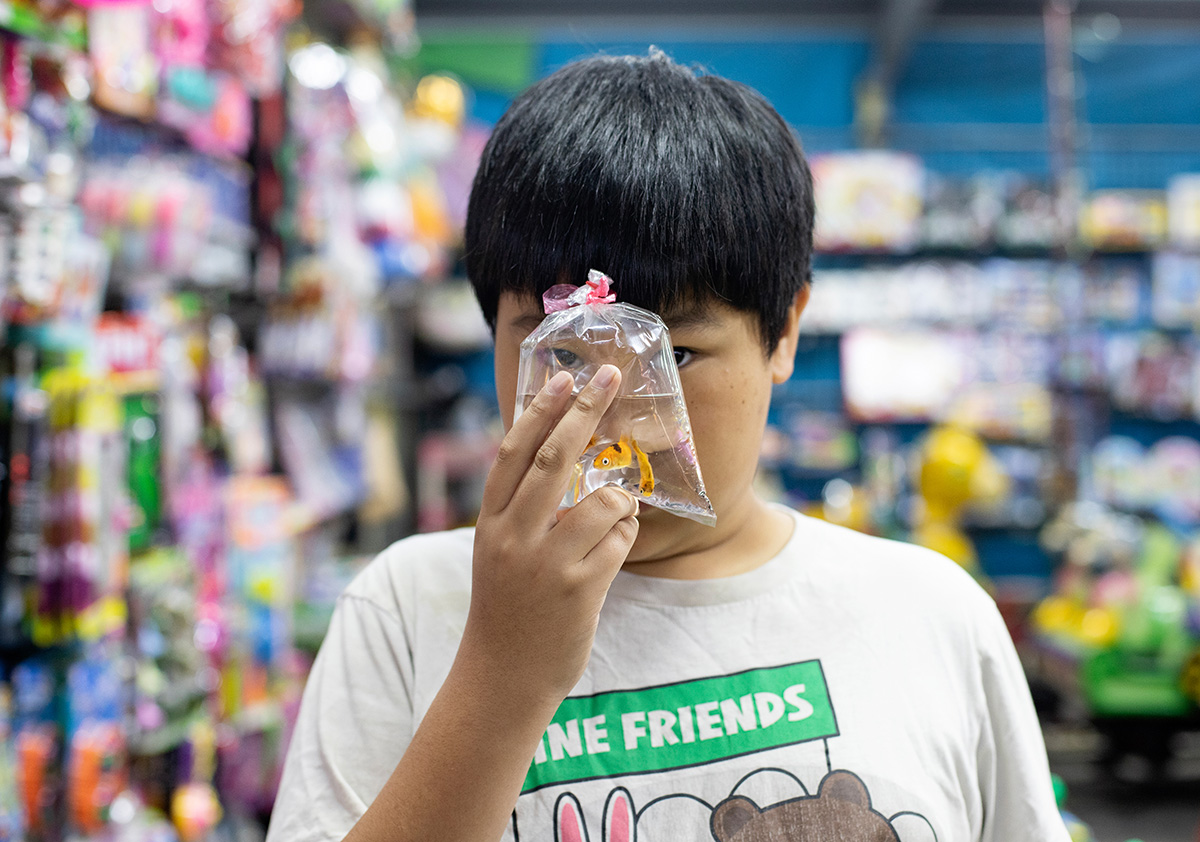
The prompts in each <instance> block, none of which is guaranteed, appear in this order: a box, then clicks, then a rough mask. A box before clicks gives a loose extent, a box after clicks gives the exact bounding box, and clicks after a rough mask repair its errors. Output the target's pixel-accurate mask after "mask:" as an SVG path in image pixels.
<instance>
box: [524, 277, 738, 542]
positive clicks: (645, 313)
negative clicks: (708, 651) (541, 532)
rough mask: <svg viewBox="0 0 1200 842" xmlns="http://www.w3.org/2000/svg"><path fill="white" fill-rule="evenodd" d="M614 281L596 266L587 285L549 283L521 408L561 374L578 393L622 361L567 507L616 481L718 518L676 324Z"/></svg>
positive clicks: (528, 355) (528, 350) (668, 505)
mask: <svg viewBox="0 0 1200 842" xmlns="http://www.w3.org/2000/svg"><path fill="white" fill-rule="evenodd" d="M611 283H612V281H611V279H610V278H609V277H608V276H607V275H605V274H603V273H602V272H597V271H596V270H592V271H591V272H589V273H588V280H587V284H586V285H584V286H581V287H575V286H571V285H570V284H559V285H558V286H554V287H551V288H550V289H549V290H547V291H546V294H545V295H544V296H543V302H544V305H545V309H546V313H547V316H546V319H545V320H544V321H543V322H542V323H541V325H539V326H538V328H537V329H536V330H535V331H534V332H533V333H531V334H530V335H529V336H528V338H526V339H525V341H524V342H522V343H521V361H520V369H519V372H518V375H517V406H516V412H517V415H518V417H519V416H520V413H521V412H522V411H524V409H525V408H526V407H527V406H528V405H529V403H530V402H531V401H532V400H533V398H534V396H535V395H536V394H537V393H538V392H539V391H540V390H541V388H542V387H543V386H545V385H546V382H547V381H549V380H550V378H551V377H553V376H554V375H555V374H557V373H558V372H560V371H568V372H570V373H571V375H572V377H574V378H575V386H574V393H575V394H578V393H579V391H580V390H581V389H583V387H584V386H586V385H587V384H588V383H589V382H590V381H591V379H592V377H593V376H594V375H595V374H596V372H597V370H599V368H600V366H602V365H604V364H606V363H611V364H612V365H615V366H616V367H617V368H619V369H620V370H621V389H620V392H619V393H618V394H617V396H616V398H615V399H614V400H613V402H612V405H611V406H610V407H609V409H608V411H607V412H606V413H605V414H604V417H603V418H601V419H600V424H599V426H598V427H597V428H596V434H595V436H594V437H593V438H592V441H591V443H590V444H589V445H588V448H587V450H585V451H584V452H583V453H582V454H581V455H580V457H579V461H578V462H577V463H576V465H575V471H574V475H573V478H572V482H571V485H570V487H569V488H568V489H567V492H566V495H565V496H564V498H563V501H562V505H563V506H564V507H570V506H573V505H575V504H576V503H578V502H579V501H580V500H581V499H583V498H584V497H585V496H587V495H588V494H590V493H591V492H593V491H595V490H596V489H597V488H600V487H602V486H605V485H616V486H618V487H620V488H623V489H625V490H626V491H628V492H629V493H630V494H632V495H634V496H635V497H636V498H638V500H640V501H641V502H642V503H646V504H649V505H651V506H655V507H657V508H660V509H663V510H664V511H668V512H670V513H672V514H675V515H679V516H680V517H685V518H689V519H690V520H694V521H696V522H697V523H702V524H705V525H706V526H713V525H715V524H716V520H717V516H716V513H715V512H714V511H713V507H712V503H710V502H709V499H708V494H707V493H706V492H705V490H704V480H703V479H702V478H701V476H700V466H699V464H698V462H697V460H696V449H695V445H694V444H693V441H692V426H691V422H690V421H689V420H688V413H687V405H686V404H685V403H684V399H683V390H682V388H681V386H680V383H679V369H678V368H677V367H676V365H675V351H674V349H673V348H672V347H671V336H670V332H669V331H668V330H667V326H666V325H665V324H663V321H662V319H660V318H659V317H658V316H657V315H655V314H654V313H652V312H650V311H649V310H644V309H642V308H641V307H634V306H633V305H630V304H624V303H619V302H617V300H616V295H615V294H613V293H612V292H611V291H610V284H611Z"/></svg>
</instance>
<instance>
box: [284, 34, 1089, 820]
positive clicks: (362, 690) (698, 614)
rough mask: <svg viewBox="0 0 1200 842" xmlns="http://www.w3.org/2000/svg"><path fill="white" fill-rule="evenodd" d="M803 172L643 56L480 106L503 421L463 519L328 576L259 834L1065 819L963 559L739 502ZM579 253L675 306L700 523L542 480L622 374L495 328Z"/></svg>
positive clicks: (775, 130)
mask: <svg viewBox="0 0 1200 842" xmlns="http://www.w3.org/2000/svg"><path fill="white" fill-rule="evenodd" d="M812 226H813V202H812V181H811V177H810V175H809V171H808V167H807V165H806V163H805V161H804V157H803V154H802V153H801V151H800V147H799V144H798V143H797V142H796V140H795V139H794V138H793V136H792V134H791V133H790V131H789V129H788V128H787V126H786V125H785V124H784V122H783V120H782V119H781V118H780V117H779V115H778V114H777V113H776V112H775V111H774V110H773V109H772V108H771V106H770V105H768V104H767V103H766V101H765V100H763V99H762V97H761V96H759V95H758V94H757V93H755V92H754V91H751V90H750V89H748V88H746V87H744V86H742V85H740V84H737V83H734V82H730V81H727V80H724V79H721V78H719V77H716V76H699V77H697V76H696V75H695V74H693V73H692V72H691V71H690V70H687V69H685V68H682V67H680V66H678V65H676V64H674V63H672V62H671V61H670V60H669V59H667V58H666V57H665V56H663V55H662V54H661V53H652V54H651V55H650V56H649V57H648V58H594V59H589V60H586V61H583V62H579V63H577V64H574V65H571V66H568V67H566V68H564V69H563V70H560V71H559V72H557V73H555V74H554V75H552V76H550V77H549V78H547V79H545V80H543V81H542V82H540V83H539V84H537V85H535V86H533V88H531V89H530V90H529V91H527V92H526V93H525V94H523V95H522V96H521V97H519V98H518V99H517V100H516V101H515V102H514V103H513V105H512V107H511V108H510V109H509V111H508V112H507V113H506V114H505V116H504V117H503V118H502V119H501V120H500V122H499V124H498V125H497V126H496V130H495V133H494V134H493V136H492V138H491V140H490V141H489V143H488V146H487V148H486V150H485V152H484V155H483V160H482V163H481V165H480V169H479V173H478V175H477V177H476V180H475V185H474V189H473V191H472V195H471V202H470V212H469V218H468V222H467V232H466V235H467V236H466V244H467V261H468V264H467V266H468V274H469V275H470V277H471V280H472V282H473V283H474V285H475V289H476V292H477V294H478V297H479V300H480V303H481V305H482V307H483V310H484V313H485V315H486V316H487V318H488V319H489V321H490V322H491V323H492V325H493V329H494V331H495V342H496V383H497V393H498V397H499V400H500V407H501V412H502V415H503V418H504V421H505V424H506V426H507V427H508V428H509V431H508V434H507V435H506V437H505V439H504V442H503V444H502V446H501V449H500V453H499V456H498V458H497V460H496V463H495V465H494V466H493V467H492V470H491V472H490V474H489V476H488V481H487V486H486V490H485V493H484V499H483V505H482V510H481V512H480V516H479V521H478V525H477V527H476V528H475V529H474V530H459V531H456V532H450V533H443V534H436V535H422V536H416V537H413V538H410V539H408V540H406V541H402V542H400V543H399V544H397V545H395V546H394V547H392V548H391V549H389V550H388V551H387V552H385V553H384V554H383V555H382V556H380V558H378V559H377V560H376V561H375V562H374V563H373V564H372V565H371V566H370V567H369V568H368V569H367V570H366V571H365V572H364V573H363V574H362V575H361V576H360V577H359V578H358V579H357V580H356V581H355V582H354V583H353V584H352V585H351V586H350V588H349V589H348V590H347V592H346V594H345V595H344V596H343V597H342V598H341V600H340V602H339V606H338V610H337V613H336V615H335V617H334V620H333V623H332V626H331V628H330V631H329V635H328V638H327V639H326V642H325V645H324V646H323V647H322V650H321V654H320V656H319V657H318V658H317V661H316V664H315V665H314V668H313V672H312V676H311V677H310V679H309V682H308V685H307V688H306V690H305V694H304V701H303V705H302V708H301V713H300V719H299V723H298V725H297V729H296V733H295V737H294V739H293V742H292V745H291V748H290V751H289V755H288V760H287V764H286V769H285V772H284V777H283V783H282V786H281V790H280V794H279V798H278V801H277V802H276V805H275V813H274V816H273V820H272V826H271V830H270V833H269V837H268V838H269V840H270V842H318V840H320V841H321V842H333V840H340V839H343V838H344V839H346V840H349V841H350V842H376V841H377V840H378V841H379V842H382V840H422V842H425V841H426V840H431V839H438V840H441V839H445V840H481V842H482V841H483V840H486V842H493V840H496V839H500V838H505V839H514V840H530V839H537V840H556V842H582V840H587V839H591V840H601V839H604V840H610V842H627V841H628V840H633V839H638V840H642V842H647V841H649V842H653V840H664V839H665V840H676V839H683V840H687V839H708V840H712V839H715V840H717V842H733V840H789V841H791V840H795V842H800V840H805V841H806V842H807V840H819V842H836V841H837V840H903V842H914V840H920V842H926V841H927V840H929V842H932V840H940V842H968V840H971V841H973V840H988V842H1066V840H1067V834H1066V831H1065V829H1064V827H1063V824H1062V822H1061V820H1060V819H1059V816H1058V814H1057V812H1056V810H1055V807H1054V802H1053V795H1052V792H1051V785H1050V778H1049V773H1048V770H1047V764H1046V757H1045V750H1044V748H1043V746H1042V743H1041V737H1040V734H1039V732H1038V726H1037V721H1036V718H1035V716H1034V712H1033V708H1032V705H1031V703H1030V700H1029V694H1028V690H1027V688H1026V686H1025V681H1024V678H1023V676H1022V673H1021V670H1020V666H1019V664H1018V662H1017V659H1016V656H1015V653H1014V652H1013V648H1012V644H1011V642H1010V641H1009V639H1008V636H1007V633H1006V631H1005V628H1004V625H1003V623H1002V622H1001V620H1000V617H999V615H998V614H997V612H996V609H995V606H994V605H993V604H992V602H991V601H990V600H989V599H988V598H987V597H986V596H985V595H984V594H983V592H982V591H981V590H980V589H979V588H978V587H977V586H976V585H975V584H974V583H973V582H972V581H971V580H970V579H969V577H968V576H966V574H964V573H963V572H962V571H961V570H960V569H959V568H958V567H957V566H956V565H955V564H953V563H952V562H950V561H948V560H946V559H944V558H942V557H941V556H938V555H935V554H933V553H931V552H929V551H927V550H924V549H920V548H917V547H914V546H909V545H906V544H900V543H894V542H889V541H884V540H881V539H877V538H871V537H867V536H864V535H860V534H857V533H854V532H850V531H848V530H844V529H841V528H838V527H835V526H832V525H829V524H826V523H823V522H819V521H815V520H811V519H808V518H804V517H801V516H800V515H798V514H797V513H795V512H792V511H790V510H788V509H785V508H783V507H779V506H774V505H769V504H766V503H764V502H763V501H761V500H759V499H758V498H757V497H756V496H755V495H754V493H753V491H752V489H751V483H752V479H753V476H754V472H755V467H756V463H757V457H758V451H759V446H760V439H761V436H762V432H763V428H764V425H765V422H766V414H767V407H768V404H769V401H770V396H771V387H772V385H773V384H776V383H782V382H783V381H785V380H787V379H788V377H789V376H790V375H791V373H792V364H793V357H794V355H795V351H796V341H797V335H798V331H799V320H800V316H801V313H802V311H803V310H804V306H805V304H806V302H807V300H808V289H809V282H810V264H811V238H812ZM590 268H597V269H600V270H602V271H604V272H606V273H608V274H609V275H611V276H612V277H613V278H614V280H615V290H616V292H617V294H618V297H619V300H622V301H626V302H629V303H632V304H637V305H641V306H644V307H647V308H649V309H652V310H655V311H656V312H659V313H661V314H662V315H663V317H664V319H665V321H666V322H667V324H668V325H669V326H670V328H671V331H672V339H673V342H674V345H675V349H676V358H677V362H678V363H679V369H680V377H681V380H682V383H683V388H684V393H685V396H686V399H687V404H688V410H689V415H690V416H691V422H692V429H693V434H694V437H695V444H696V450H697V453H698V458H699V461H700V466H701V470H702V472H703V476H704V480H705V485H706V487H707V490H708V493H709V497H710V499H711V501H712V504H713V506H714V508H715V510H716V512H717V525H716V526H715V527H706V526H701V525H698V524H695V523H692V522H691V521H687V520H684V519H681V518H678V517H673V516H671V515H668V514H666V513H664V512H661V511H656V510H653V509H650V508H649V507H646V508H643V509H641V511H639V506H638V503H637V501H636V500H635V499H634V498H633V497H631V496H630V495H628V494H626V493H625V492H624V491H620V490H617V489H615V488H604V489H601V490H599V491H596V492H595V493H593V494H592V495H590V496H588V497H586V498H585V499H584V500H583V501H581V502H580V503H579V504H578V505H577V506H575V507H574V508H572V509H570V510H568V511H565V512H560V511H558V503H559V501H560V500H561V498H562V495H563V491H564V490H565V488H566V487H567V483H568V482H569V479H570V472H571V468H572V466H573V465H574V463H575V461H576V459H577V458H578V455H579V454H580V453H581V452H583V451H584V449H585V448H586V447H587V444H588V441H589V439H590V437H591V435H592V432H593V431H594V429H595V427H596V424H597V422H598V421H599V419H600V417H601V415H603V413H604V410H605V409H606V408H607V406H608V405H609V403H610V402H611V401H612V399H613V396H614V395H615V393H616V391H617V389H618V388H619V371H618V370H617V369H616V368H614V367H612V366H605V367H604V368H602V369H600V372H599V373H598V374H597V375H596V377H595V378H594V379H593V380H592V382H591V383H590V384H588V385H587V386H586V387H584V388H583V390H582V391H581V392H580V393H579V394H578V396H577V398H576V399H575V400H574V401H572V400H571V394H570V392H571V390H570V386H571V380H570V377H569V376H568V375H566V374H560V375H558V376H557V377H556V378H555V379H553V380H551V381H550V383H549V384H548V385H547V387H546V388H545V389H543V391H542V392H541V393H540V394H539V395H538V396H537V397H536V399H535V400H534V401H533V403H532V404H531V405H530V407H529V408H528V409H527V410H526V411H525V412H524V413H523V414H522V415H521V417H520V419H519V420H518V421H517V422H516V423H515V424H514V423H513V421H512V419H513V409H514V399H515V395H514V392H515V388H516V373H517V364H518V348H519V345H520V342H521V340H522V339H523V338H524V337H525V336H527V335H528V334H529V332H530V331H532V330H533V328H534V327H536V325H537V324H538V322H539V321H540V320H541V319H542V318H543V313H542V308H541V301H540V296H541V293H542V292H543V291H544V290H545V289H546V288H547V287H549V286H551V285H553V284H555V283H560V282H563V281H569V282H572V283H582V281H583V279H584V277H585V276H586V272H587V270H588V269H590Z"/></svg>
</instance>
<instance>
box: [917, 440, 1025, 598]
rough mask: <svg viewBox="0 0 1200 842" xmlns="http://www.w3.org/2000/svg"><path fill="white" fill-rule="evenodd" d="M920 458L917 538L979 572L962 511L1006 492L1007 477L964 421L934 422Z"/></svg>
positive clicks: (975, 574) (923, 543) (919, 453)
mask: <svg viewBox="0 0 1200 842" xmlns="http://www.w3.org/2000/svg"><path fill="white" fill-rule="evenodd" d="M918 459H919V462H918V468H917V489H918V491H919V493H920V496H921V505H920V506H919V508H918V512H917V515H916V525H915V526H914V528H913V533H912V541H913V543H916V544H920V545H921V546H923V547H929V548H930V549H931V550H936V551H937V552H940V553H942V554H943V555H946V556H948V557H950V558H952V559H954V560H955V561H956V562H958V563H959V564H960V565H962V566H963V567H964V568H965V569H966V570H967V571H969V572H970V573H971V574H972V575H973V576H975V577H976V578H978V577H979V576H980V571H979V557H978V555H977V554H976V552H975V545H974V544H973V543H972V542H971V539H970V538H969V537H967V535H966V533H965V532H963V530H962V525H961V523H962V515H963V511H964V510H965V509H966V508H967V507H968V506H971V505H977V504H983V503H994V502H996V501H997V500H999V499H1001V498H1003V497H1004V495H1005V494H1007V493H1008V488H1009V480H1008V477H1007V476H1006V475H1005V473H1004V470H1003V469H1002V468H1001V466H1000V464H999V462H997V460H996V458H995V457H994V456H992V454H991V453H989V452H988V449H987V446H986V445H985V444H984V443H983V440H982V439H981V438H980V437H979V436H978V435H976V434H975V433H973V432H971V431H970V430H967V429H964V428H962V427H953V426H940V427H934V428H933V429H932V430H930V431H929V433H928V434H926V436H925V438H924V440H923V441H922V442H921V444H920V446H919V449H918Z"/></svg>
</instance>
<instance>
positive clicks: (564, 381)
mask: <svg viewBox="0 0 1200 842" xmlns="http://www.w3.org/2000/svg"><path fill="white" fill-rule="evenodd" d="M574 383H575V379H574V378H573V377H571V374H570V372H567V371H560V372H559V373H558V374H556V375H554V376H553V377H551V378H550V382H549V383H547V384H546V391H547V392H549V393H550V394H552V395H561V394H562V393H563V392H565V391H567V389H569V388H571V386H572V385H573V384H574Z"/></svg>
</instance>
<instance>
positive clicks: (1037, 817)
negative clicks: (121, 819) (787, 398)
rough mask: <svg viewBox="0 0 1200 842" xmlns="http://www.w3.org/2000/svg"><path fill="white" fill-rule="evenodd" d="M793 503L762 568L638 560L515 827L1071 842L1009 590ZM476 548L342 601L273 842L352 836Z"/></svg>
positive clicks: (644, 834) (613, 603) (667, 834)
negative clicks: (638, 569) (1008, 617)
mask: <svg viewBox="0 0 1200 842" xmlns="http://www.w3.org/2000/svg"><path fill="white" fill-rule="evenodd" d="M795 519H796V528H795V531H794V533H793V535H792V538H791V539H790V540H789V542H788V544H787V545H786V546H785V547H784V549H783V550H782V551H781V552H780V553H779V554H778V555H777V556H776V557H775V558H773V559H771V560H770V561H768V562H767V563H766V564H764V565H762V566H761V567H759V568H757V569H755V570H753V571H751V572H749V573H745V574H741V575H738V576H732V577H729V578H723V579H710V580H700V581H679V580H669V579H654V578H648V577H644V576H638V575H636V574H633V573H628V572H625V571H622V572H620V573H619V574H618V575H617V578H616V581H615V582H614V584H613V586H612V589H611V590H610V591H609V595H608V599H607V601H606V602H605V605H604V609H603V611H602V613H601V616H600V624H599V630H598V631H597V634H596V640H595V645H594V647H593V650H592V655H591V659H590V661H589V663H588V667H587V671H586V673H585V674H584V676H583V678H582V679H581V680H580V682H579V684H578V685H577V686H576V687H575V688H574V690H573V691H572V692H571V694H570V696H569V697H568V698H567V699H566V701H565V702H564V703H563V705H562V707H561V708H560V709H559V712H558V714H556V716H555V718H554V720H553V722H552V723H551V725H550V727H549V728H548V729H547V731H546V734H545V735H544V736H543V738H542V742H541V745H540V746H539V748H538V751H537V755H536V757H535V758H534V761H533V763H532V764H531V767H530V772H529V776H528V778H527V779H526V783H525V788H524V790H523V792H522V794H521V796H520V798H519V800H518V802H517V806H516V810H515V811H514V815H513V818H512V820H511V821H510V823H509V826H508V830H507V832H506V834H505V838H506V839H509V840H514V842H523V841H524V840H546V842H551V840H553V842H584V841H585V840H589V839H590V840H594V842H600V840H605V842H628V840H632V839H634V838H636V840H637V842H656V840H692V839H696V840H714V839H715V840H717V842H748V840H780V842H839V841H841V840H844V842H850V840H854V842H874V841H875V840H899V842H975V840H979V841H980V842H1067V840H1068V835H1067V831H1066V829H1065V828H1064V826H1063V823H1062V821H1061V819H1060V818H1059V814H1058V811H1057V810H1056V808H1055V805H1054V798H1053V793H1052V787H1051V783H1050V775H1049V771H1048V768H1047V763H1046V754H1045V748H1044V746H1043V743H1042V738H1041V734H1040V731H1039V729H1038V723H1037V719H1036V716H1035V714H1034V710H1033V705H1032V703H1031V701H1030V698H1029V691H1028V687H1027V685H1026V682H1025V678H1024V675H1023V674H1022V671H1021V667H1020V664H1019V662H1018V660H1017V657H1016V653H1015V652H1014V650H1013V646H1012V642H1011V641H1010V639H1009V636H1008V633H1007V631H1006V629H1005V627H1004V624H1003V622H1002V621H1001V618H1000V616H999V613H998V612H997V611H996V607H995V605H994V604H993V602H992V601H991V599H989V598H988V596H987V595H986V594H985V593H984V592H983V591H982V590H981V589H980V588H979V587H978V586H977V585H976V584H975V582H974V581H972V580H971V578H970V577H969V576H967V575H966V573H964V572H963V571H962V570H961V569H960V568H959V567H958V566H957V565H955V564H954V563H953V562H951V561H949V560H947V559H946V558H944V557H942V556H940V555H937V554H936V553H933V552H930V551H928V550H925V549H921V548H919V547H915V546H912V545H908V544H903V543H899V542H895V541H886V540H883V539H879V538H872V537H869V536H865V535H861V534H859V533H856V532H853V531H850V530H847V529H843V528H841V527H837V526H833V525H830V524H827V523H824V522H822V521H819V520H815V519H812V518H807V517H804V516H802V515H799V514H795ZM472 542H473V532H472V531H471V530H458V531H454V532H446V533H439V534H432V535H420V536H415V537H412V538H409V539H406V540H404V541H401V542H399V543H398V544H396V545H394V546H393V547H391V548H390V549H388V550H387V551H386V552H384V553H383V554H381V555H380V556H379V558H377V559H376V560H375V561H374V562H373V563H372V564H371V565H370V566H369V567H368V568H367V569H366V570H365V571H364V572H363V573H362V574H361V575H360V576H359V577H358V578H357V579H356V580H355V581H354V583H353V584H352V585H351V586H350V587H349V588H348V589H347V591H346V593H345V594H344V595H343V596H342V597H341V600H340V602H339V604H338V608H337V611H336V612H335V614H334V619H333V622H332V625H331V627H330V630H329V634H328V637H327V638H326V640H325V643H324V645H323V646H322V648H321V652H320V654H319V656H318V657H317V660H316V663H315V665H314V667H313V671H312V675H311V676H310V677H309V680H308V685H307V687H306V688H305V691H304V699H303V703H302V706H301V709H300V717H299V722H298V724H297V727H296V731H295V735H294V737H293V739H292V743H291V746H290V749H289V751H288V756H287V761H286V765H285V768H284V774H283V782H282V785H281V788H280V792H279V796H278V799H277V800H276V802H275V810H274V814H273V816H272V820H271V827H270V830H269V833H268V837H267V838H268V842H318V840H320V841H321V842H332V841H333V840H340V839H342V837H343V836H344V835H345V834H346V833H347V832H348V831H349V830H350V828H351V827H352V826H353V825H354V824H355V822H356V821H357V820H358V819H359V818H360V817H361V816H362V814H363V813H364V812H365V811H366V809H367V806H368V805H369V804H370V803H371V801H372V800H373V799H374V798H375V797H376V795H377V794H378V792H379V790H380V789H381V787H382V786H383V784H384V782H385V781H386V780H387V779H388V777H389V776H390V774H391V772H392V770H393V768H394V767H395V765H396V763H397V762H398V761H399V759H400V757H401V756H402V755H403V753H404V750H405V748H406V746H407V745H408V743H409V740H410V739H411V737H412V735H413V733H414V731H415V729H416V727H417V725H418V723H419V722H420V720H421V717H422V716H423V715H424V714H425V712H426V711H427V710H428V708H429V705H430V703H431V702H432V700H433V698H434V696H435V694H436V693H437V691H438V688H439V687H440V685H441V684H442V682H443V680H444V679H445V677H446V674H447V672H448V671H449V668H450V664H451V662H452V660H453V658H454V655H455V652H456V649H457V647H458V643H459V640H460V638H461V635H462V630H463V626H464V623H465V620H466V616H467V607H468V602H469V594H470V583H471V554H472ZM494 727H496V728H503V727H504V723H503V722H500V721H497V722H495V723H494Z"/></svg>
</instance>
